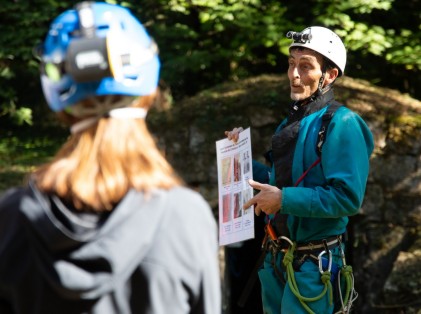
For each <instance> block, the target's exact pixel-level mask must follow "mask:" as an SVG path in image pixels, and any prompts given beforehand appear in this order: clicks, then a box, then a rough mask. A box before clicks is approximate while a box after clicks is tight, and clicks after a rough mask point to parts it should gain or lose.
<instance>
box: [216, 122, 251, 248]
mask: <svg viewBox="0 0 421 314" xmlns="http://www.w3.org/2000/svg"><path fill="white" fill-rule="evenodd" d="M216 147H217V163H218V191H219V235H220V237H219V238H220V239H219V242H220V244H221V245H226V244H231V243H235V242H240V241H244V240H247V239H250V238H253V237H254V208H253V206H252V207H250V208H247V209H243V205H244V204H245V203H246V202H247V201H248V200H250V199H251V198H252V197H253V189H252V188H251V187H250V185H249V184H248V180H249V179H252V178H253V172H252V167H251V156H252V155H251V141H250V129H246V130H244V131H243V132H241V133H240V138H239V140H238V142H237V143H233V142H232V141H229V140H228V139H223V140H220V141H217V142H216Z"/></svg>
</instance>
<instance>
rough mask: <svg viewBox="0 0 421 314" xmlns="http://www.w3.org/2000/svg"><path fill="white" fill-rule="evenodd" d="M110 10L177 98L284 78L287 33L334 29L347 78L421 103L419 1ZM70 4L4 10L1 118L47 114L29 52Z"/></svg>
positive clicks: (226, 1)
mask: <svg viewBox="0 0 421 314" xmlns="http://www.w3.org/2000/svg"><path fill="white" fill-rule="evenodd" d="M108 2H110V3H117V4H121V5H124V6H126V7H128V8H130V9H131V10H132V12H133V13H134V14H135V15H136V16H137V17H139V18H140V20H141V21H142V23H143V24H144V25H145V26H146V28H147V29H148V31H149V32H150V33H151V34H152V35H153V37H154V38H155V40H156V41H157V42H158V44H159V47H160V57H161V61H162V65H163V66H162V72H161V73H162V74H161V77H162V78H163V79H164V81H165V82H166V83H167V85H169V86H170V87H171V89H172V93H173V95H174V98H175V99H179V98H182V97H184V96H186V95H192V94H195V93H197V92H198V91H200V90H203V89H205V88H208V87H209V86H213V85H215V84H217V83H220V82H223V81H229V80H236V79H240V78H244V77H249V76H253V75H257V74H262V73H282V72H284V71H285V70H286V55H287V53H288V45H289V40H288V39H286V38H285V34H286V33H287V32H288V31H289V30H295V31H299V30H302V29H303V28H304V27H306V26H309V25H323V26H327V27H330V28H332V29H333V30H335V31H336V32H337V33H338V34H339V35H340V36H341V37H342V38H343V39H344V42H345V44H346V45H347V48H348V51H349V54H348V63H347V69H346V74H347V75H350V76H354V77H360V78H363V79H368V80H370V81H371V82H375V83H377V84H380V85H383V86H387V87H392V88H397V89H400V90H401V91H403V92H407V93H409V94H410V95H412V96H414V97H416V98H421V91H420V90H419V89H418V88H417V87H418V86H419V85H420V83H421V78H420V71H421V57H420V56H421V28H420V24H419V21H420V10H419V7H420V6H419V0H405V1H393V0H353V1H351V0H347V1H344V0H332V1H326V0H307V1H301V2H300V1H293V0H284V1H279V0H243V1H238V0H142V1H139V0H125V1H118V0H109V1H108ZM74 3H75V2H74V1H69V0H67V1H65V0H61V1H60V0H33V1H29V0H18V1H9V2H7V1H6V2H5V3H3V4H2V6H1V7H0V16H1V19H0V32H1V36H0V84H1V86H2V89H1V90H0V115H3V116H4V115H7V116H8V117H10V119H13V121H15V122H20V123H30V121H31V118H30V112H31V111H30V110H32V113H33V115H36V114H38V113H39V112H40V111H41V112H42V110H40V108H41V107H43V106H45V102H44V100H43V96H42V94H41V89H40V85H39V78H38V64H37V62H36V61H35V58H34V56H33V53H32V49H33V47H34V46H35V45H36V44H37V43H39V42H41V41H42V40H43V38H44V36H45V34H46V32H47V30H48V26H49V23H50V22H51V20H52V19H53V18H54V17H55V16H57V15H58V14H59V13H61V12H62V11H63V10H65V9H67V8H70V7H72V6H73V5H74ZM373 64H374V65H375V66H373ZM33 120H34V123H36V122H37V121H40V120H42V119H39V118H37V117H35V118H33Z"/></svg>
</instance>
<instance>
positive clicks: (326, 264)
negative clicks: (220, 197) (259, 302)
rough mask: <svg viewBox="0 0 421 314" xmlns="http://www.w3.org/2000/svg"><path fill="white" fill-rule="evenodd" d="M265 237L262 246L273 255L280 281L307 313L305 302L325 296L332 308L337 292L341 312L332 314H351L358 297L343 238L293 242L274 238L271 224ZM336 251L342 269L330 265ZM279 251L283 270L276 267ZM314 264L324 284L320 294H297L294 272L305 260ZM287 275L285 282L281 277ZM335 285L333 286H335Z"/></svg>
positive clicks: (268, 224) (273, 263) (283, 238)
mask: <svg viewBox="0 0 421 314" xmlns="http://www.w3.org/2000/svg"><path fill="white" fill-rule="evenodd" d="M265 230H266V236H265V239H264V242H263V245H262V247H263V248H265V249H266V252H267V251H269V252H270V253H271V255H272V261H273V262H272V267H273V269H274V271H275V274H276V275H277V277H278V278H279V279H280V280H281V282H282V283H283V284H284V285H286V284H288V285H289V288H290V290H291V292H292V293H293V294H294V295H295V296H296V297H297V299H298V300H299V302H300V303H301V305H302V306H303V308H304V309H305V310H306V311H307V312H308V313H310V314H313V313H314V312H313V311H312V310H311V308H310V306H309V305H308V303H311V302H315V301H318V300H320V299H322V298H323V297H324V296H325V295H326V294H327V295H328V298H329V304H330V305H331V306H334V291H335V289H336V291H337V292H338V297H339V301H340V304H339V305H337V306H338V307H339V308H340V309H339V310H337V311H336V312H335V313H336V314H339V313H343V314H347V313H349V312H350V310H351V307H352V304H353V302H354V301H355V299H356V298H357V297H358V294H357V292H356V291H355V289H354V276H353V273H352V267H351V266H350V265H347V264H346V260H345V253H344V251H343V247H342V239H343V236H342V235H339V236H335V237H330V238H327V239H323V240H321V241H313V242H310V243H303V244H300V243H296V242H293V241H292V240H290V239H289V238H287V237H285V236H279V237H277V236H276V233H275V231H274V229H273V227H272V226H271V223H270V221H268V223H267V224H266V226H265ZM334 248H339V252H340V254H341V259H342V266H339V265H337V264H336V263H333V256H332V251H331V250H332V249H334ZM280 252H282V253H283V254H284V257H283V259H282V266H283V268H284V269H283V270H280V269H278V267H277V266H276V260H277V255H278V254H279V253H280ZM307 259H310V260H311V261H313V262H315V263H316V265H317V266H318V269H319V272H320V276H321V281H322V283H323V284H324V288H323V290H322V292H321V293H320V294H319V295H317V296H304V295H302V294H301V293H300V290H299V287H298V284H297V282H296V280H295V272H297V271H300V267H301V265H302V264H303V263H304V262H305V261H306V260H307ZM284 273H285V274H286V279H285V278H284V275H283V274H284ZM342 278H343V279H344V280H343V281H344V283H345V286H344V294H343V291H342ZM335 285H336V286H335Z"/></svg>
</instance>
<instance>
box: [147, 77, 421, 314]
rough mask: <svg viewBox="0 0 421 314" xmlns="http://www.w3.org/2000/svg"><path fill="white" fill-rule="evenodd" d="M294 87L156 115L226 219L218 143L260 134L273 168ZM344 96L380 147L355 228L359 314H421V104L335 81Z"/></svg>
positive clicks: (182, 168) (170, 150)
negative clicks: (237, 133)
mask: <svg viewBox="0 0 421 314" xmlns="http://www.w3.org/2000/svg"><path fill="white" fill-rule="evenodd" d="M288 86H289V83H288V79H287V77H286V76H274V75H267V76H259V77H255V78H250V79H247V80H244V81H238V82H234V83H229V84H222V85H220V86H218V87H215V88H212V89H209V90H206V91H204V92H202V93H200V94H198V95H196V96H195V97H192V98H189V99H185V100H183V101H180V102H178V103H176V104H174V105H173V106H172V108H166V109H165V110H161V111H154V112H151V114H150V115H149V118H148V119H149V120H148V121H149V125H150V129H151V131H152V132H153V133H154V134H156V135H157V138H158V139H159V146H160V147H161V148H162V150H163V151H164V153H165V155H166V157H167V158H168V159H169V160H170V161H171V163H172V164H173V166H174V167H175V169H176V170H177V171H178V172H179V174H180V175H181V177H183V178H184V180H185V181H186V183H187V184H189V185H190V186H192V187H194V188H196V189H197V190H198V191H199V192H200V193H201V194H202V195H203V196H204V197H205V199H206V200H207V201H208V202H209V204H210V205H211V207H212V208H213V209H214V211H215V217H216V218H217V215H218V214H217V212H218V185H217V167H216V149H215V141H217V140H219V139H222V138H224V131H225V130H231V129H232V128H233V127H237V126H242V127H250V128H251V137H252V143H253V144H252V150H253V158H254V159H257V160H260V161H262V162H264V157H263V154H264V153H265V152H266V151H267V150H268V149H269V145H270V142H271V136H272V134H273V132H274V130H275V128H276V127H277V125H278V124H279V122H280V121H281V120H282V119H283V117H285V115H286V112H287V108H288V104H289V102H290V99H289V87H288ZM335 94H336V98H337V100H338V101H340V102H342V103H343V104H345V105H346V106H347V107H349V108H351V109H352V110H354V111H356V112H357V113H359V114H360V115H361V116H362V117H363V118H364V120H365V121H366V122H367V124H368V125H369V126H370V128H371V130H372V132H373V134H374V137H375V144H376V147H375V152H374V154H373V156H372V159H371V171H370V177H369V180H368V185H367V191H366V197H365V201H364V204H363V206H362V208H361V210H360V213H359V214H358V215H357V216H354V217H352V218H351V223H350V228H349V233H350V242H349V247H350V259H351V263H352V265H353V268H354V274H355V278H356V289H357V291H358V292H359V298H358V299H357V301H356V302H355V308H356V313H370V314H371V313H421V301H420V300H421V102H420V101H417V100H414V99H411V98H410V97H408V96H406V95H402V94H400V93H399V92H397V91H393V90H389V89H382V88H377V87H374V86H372V85H370V84H369V83H367V82H365V81H360V80H355V79H351V78H348V77H344V78H341V79H339V80H338V81H337V82H336V83H335Z"/></svg>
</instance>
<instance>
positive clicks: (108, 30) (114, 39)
mask: <svg viewBox="0 0 421 314" xmlns="http://www.w3.org/2000/svg"><path fill="white" fill-rule="evenodd" d="M40 58H41V84H42V89H43V92H44V95H45V98H46V100H47V102H48V105H49V106H50V108H51V109H52V110H53V111H56V112H57V111H62V110H64V109H66V108H68V107H70V106H72V105H74V104H76V103H78V102H80V101H81V100H83V99H85V98H88V97H92V96H102V95H127V96H143V95H149V94H152V93H153V92H154V91H155V90H156V88H157V85H158V80H159V69H160V62H159V58H158V49H157V46H156V44H155V42H154V41H153V39H152V38H151V37H150V36H149V35H148V33H147V32H146V30H145V28H144V27H143V26H142V24H141V23H140V22H139V21H138V20H137V19H136V18H135V17H134V16H133V15H132V14H131V13H130V11H129V10H128V9H126V8H124V7H121V6H118V5H112V4H107V3H96V2H82V3H79V4H77V5H76V7H75V9H72V10H68V11H65V12H63V13H62V14H60V15H59V16H58V17H57V18H56V19H55V20H54V21H53V22H52V24H51V27H50V30H49V32H48V34H47V37H46V39H45V42H44V43H43V45H42V47H41V49H40ZM69 109H70V108H69Z"/></svg>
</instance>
